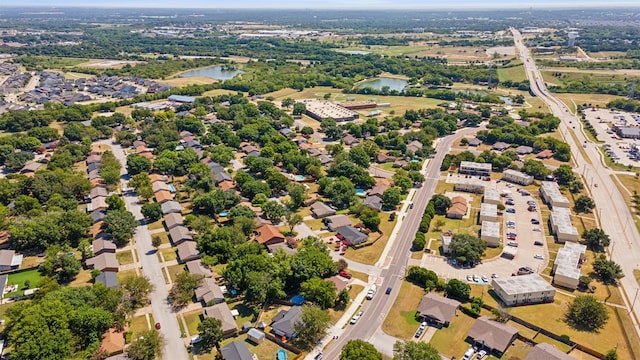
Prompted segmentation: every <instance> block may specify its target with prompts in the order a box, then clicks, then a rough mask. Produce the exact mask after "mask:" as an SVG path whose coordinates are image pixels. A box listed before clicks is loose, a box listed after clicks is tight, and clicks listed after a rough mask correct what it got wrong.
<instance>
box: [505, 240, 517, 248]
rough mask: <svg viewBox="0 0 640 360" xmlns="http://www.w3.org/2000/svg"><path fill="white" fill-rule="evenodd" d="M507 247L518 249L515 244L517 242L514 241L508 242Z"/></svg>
mask: <svg viewBox="0 0 640 360" xmlns="http://www.w3.org/2000/svg"><path fill="white" fill-rule="evenodd" d="M507 245H509V246H513V247H518V243H517V242H515V241H509V242H508V243H507Z"/></svg>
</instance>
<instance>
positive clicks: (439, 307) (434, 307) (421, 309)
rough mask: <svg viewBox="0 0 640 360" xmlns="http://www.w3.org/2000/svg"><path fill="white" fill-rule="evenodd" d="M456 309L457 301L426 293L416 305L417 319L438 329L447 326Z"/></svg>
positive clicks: (458, 306) (458, 305)
mask: <svg viewBox="0 0 640 360" xmlns="http://www.w3.org/2000/svg"><path fill="white" fill-rule="evenodd" d="M458 308H460V302H459V301H456V300H453V299H449V298H446V297H442V296H440V295H436V294H434V293H428V294H427V295H425V296H424V297H423V298H422V300H421V301H420V304H419V305H418V314H417V317H418V318H421V319H422V320H423V321H426V322H428V323H431V324H435V325H436V326H438V327H442V326H449V323H450V322H451V320H452V319H453V317H454V316H456V311H457V310H458Z"/></svg>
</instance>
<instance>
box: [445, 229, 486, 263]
mask: <svg viewBox="0 0 640 360" xmlns="http://www.w3.org/2000/svg"><path fill="white" fill-rule="evenodd" d="M486 248H487V244H486V243H485V242H484V241H482V240H480V239H479V238H477V237H475V236H473V235H469V234H455V235H453V238H452V239H451V244H450V245H449V251H451V256H452V257H453V258H454V259H456V260H457V261H458V263H460V264H463V263H467V264H476V263H478V262H479V261H480V259H481V258H482V255H483V254H484V250H485V249H486Z"/></svg>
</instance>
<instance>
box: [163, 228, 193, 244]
mask: <svg viewBox="0 0 640 360" xmlns="http://www.w3.org/2000/svg"><path fill="white" fill-rule="evenodd" d="M169 236H171V242H172V243H173V245H174V246H177V245H180V244H182V243H183V242H185V241H189V240H193V236H191V231H189V229H187V228H186V227H184V226H175V227H173V228H171V229H169Z"/></svg>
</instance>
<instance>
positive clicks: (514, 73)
mask: <svg viewBox="0 0 640 360" xmlns="http://www.w3.org/2000/svg"><path fill="white" fill-rule="evenodd" d="M498 79H500V81H507V80H510V81H524V80H527V74H526V73H525V71H524V66H523V65H520V66H513V67H508V68H498Z"/></svg>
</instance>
